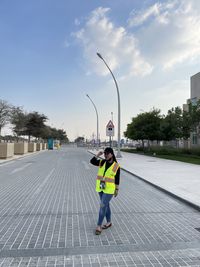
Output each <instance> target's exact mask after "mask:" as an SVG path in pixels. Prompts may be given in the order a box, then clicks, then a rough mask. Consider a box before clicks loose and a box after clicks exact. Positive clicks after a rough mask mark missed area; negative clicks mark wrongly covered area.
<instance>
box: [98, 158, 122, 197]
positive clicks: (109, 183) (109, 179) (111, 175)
mask: <svg viewBox="0 0 200 267" xmlns="http://www.w3.org/2000/svg"><path fill="white" fill-rule="evenodd" d="M105 167H106V162H105V163H104V164H103V166H101V160H100V165H99V170H98V174H97V179H96V191H97V192H101V191H103V192H104V193H105V194H114V192H115V175H116V173H117V170H118V168H119V164H118V163H117V162H113V164H112V165H111V166H110V167H109V168H108V169H107V170H106V172H105ZM104 172H105V174H104ZM101 181H104V182H105V189H101V188H100V182H101Z"/></svg>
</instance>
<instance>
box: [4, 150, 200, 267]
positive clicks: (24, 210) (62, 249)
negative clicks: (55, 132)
mask: <svg viewBox="0 0 200 267" xmlns="http://www.w3.org/2000/svg"><path fill="white" fill-rule="evenodd" d="M89 160H90V155H89V154H88V153H87V152H86V151H85V150H83V149H77V148H63V149H61V150H60V151H47V152H44V153H42V154H39V155H37V156H34V160H32V161H30V158H29V159H26V158H24V159H23V160H21V161H16V162H12V163H11V164H9V165H5V166H3V165H2V166H0V171H1V175H0V184H1V187H0V210H1V214H0V266H5V267H9V266H20V267H21V266H23V265H24V266H29V267H30V266H36V267H38V266H48V267H49V266H50V265H53V266H60V265H61V266H62V265H63V266H73V265H74V264H76V265H78V264H79V265H81V266H92V264H96V265H100V266H104V265H105V266H117V265H116V262H117V263H118V266H123V265H124V266H129V265H130V266H131V264H133V265H132V266H134V265H135V266H139V265H141V266H148V265H151V266H152V265H153V266H156V265H158V266H159V265H160V266H168V265H169V266H170V265H171V266H173V265H174V266H182V265H183V264H186V265H189V266H190V265H191V266H194V265H197V266H198V264H199V266H200V251H199V248H200V232H199V231H197V230H196V229H195V228H199V227H200V213H199V212H197V211H195V210H194V209H192V208H190V207H188V206H186V205H185V204H183V203H181V202H180V201H178V200H175V199H173V198H172V197H170V196H168V195H166V194H164V193H163V192H160V191H158V190H156V189H155V188H152V187H151V186H149V185H147V184H145V183H143V182H142V181H140V180H138V179H137V178H135V177H133V176H131V175H130V174H127V173H124V172H122V174H121V184H120V193H119V196H118V197H117V198H114V199H112V201H111V209H112V221H113V226H112V227H111V228H110V229H107V230H105V231H103V232H102V234H101V236H98V237H97V236H95V235H94V229H95V226H96V221H97V216H98V208H99V199H98V195H97V194H96V192H95V177H96V174H97V168H96V167H94V166H92V165H89V164H88V168H86V167H85V164H86V163H87V162H89ZM28 161H29V162H32V163H31V164H30V165H29V167H27V168H25V169H24V170H23V171H21V172H16V173H15V175H13V174H12V170H14V169H16V168H19V167H20V166H22V165H23V164H26V163H27V162H28ZM83 162H86V163H83ZM102 255H104V256H106V257H104V256H102ZM42 256H43V257H42ZM60 257H62V259H61V258H60ZM102 259H103V260H102ZM27 264H28V265H27ZM47 264H48V265H47Z"/></svg>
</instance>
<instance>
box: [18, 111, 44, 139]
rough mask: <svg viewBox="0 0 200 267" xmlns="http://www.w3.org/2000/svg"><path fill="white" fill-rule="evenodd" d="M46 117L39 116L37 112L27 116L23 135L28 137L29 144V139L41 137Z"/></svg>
mask: <svg viewBox="0 0 200 267" xmlns="http://www.w3.org/2000/svg"><path fill="white" fill-rule="evenodd" d="M46 120H47V117H46V116H45V115H44V114H39V113H38V112H36V111H35V112H32V113H28V114H27V121H26V124H25V131H24V132H23V134H25V135H28V137H29V142H30V137H31V136H34V137H36V138H39V137H41V136H42V133H43V130H44V128H45V124H44V123H45V122H46Z"/></svg>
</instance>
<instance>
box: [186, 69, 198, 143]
mask: <svg viewBox="0 0 200 267" xmlns="http://www.w3.org/2000/svg"><path fill="white" fill-rule="evenodd" d="M199 99H200V72H198V73H196V74H195V75H193V76H191V77H190V98H189V99H188V100H187V104H183V110H185V111H188V105H189V104H190V103H191V104H192V105H196V104H197V101H198V100H199ZM199 131H200V127H198V129H197V131H196V132H191V134H190V140H189V141H188V144H187V145H186V146H188V147H194V146H200V136H199V133H200V132H199Z"/></svg>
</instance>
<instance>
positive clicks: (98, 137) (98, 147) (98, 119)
mask: <svg viewBox="0 0 200 267" xmlns="http://www.w3.org/2000/svg"><path fill="white" fill-rule="evenodd" d="M86 96H87V97H88V98H89V100H90V101H91V103H92V105H93V106H94V109H95V111H96V115H97V149H98V148H99V116H98V112H97V108H96V106H95V104H94V102H93V101H92V99H91V98H90V97H89V95H88V94H87V95H86Z"/></svg>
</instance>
